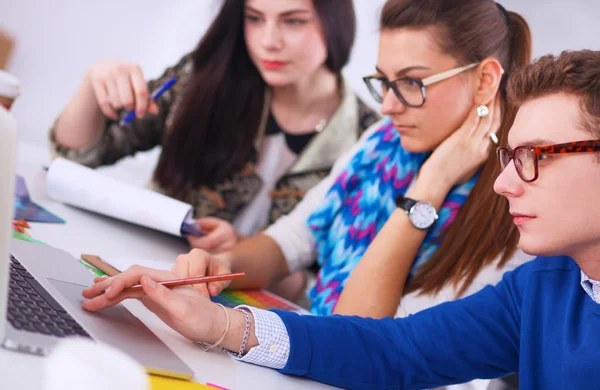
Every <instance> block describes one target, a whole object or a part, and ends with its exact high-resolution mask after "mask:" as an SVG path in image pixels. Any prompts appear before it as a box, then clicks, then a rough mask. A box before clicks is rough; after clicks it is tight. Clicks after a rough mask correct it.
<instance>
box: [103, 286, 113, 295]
mask: <svg viewBox="0 0 600 390" xmlns="http://www.w3.org/2000/svg"><path fill="white" fill-rule="evenodd" d="M111 288H112V286H108V287H107V288H106V290H104V294H106V293H107V292H109V291H110V289H111Z"/></svg>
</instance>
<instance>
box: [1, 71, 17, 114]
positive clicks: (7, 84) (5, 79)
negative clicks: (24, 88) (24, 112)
mask: <svg viewBox="0 0 600 390" xmlns="http://www.w3.org/2000/svg"><path fill="white" fill-rule="evenodd" d="M20 94H21V86H20V83H19V79H17V78H16V77H15V76H13V75H12V74H10V73H8V72H5V71H3V70H0V104H1V105H3V106H4V107H6V109H10V107H11V106H12V104H13V103H14V101H15V99H16V98H17V97H19V95H20Z"/></svg>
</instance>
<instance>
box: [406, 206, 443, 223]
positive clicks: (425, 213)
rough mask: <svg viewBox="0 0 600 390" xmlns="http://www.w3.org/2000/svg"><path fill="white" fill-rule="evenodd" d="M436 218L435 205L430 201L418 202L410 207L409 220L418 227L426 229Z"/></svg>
mask: <svg viewBox="0 0 600 390" xmlns="http://www.w3.org/2000/svg"><path fill="white" fill-rule="evenodd" d="M436 219H437V213H436V212H435V207H433V206H432V205H431V204H430V203H424V202H418V203H417V204H415V205H414V206H413V207H412V208H411V209H410V220H411V222H412V223H413V225H415V227H416V228H418V229H427V228H429V227H430V226H431V225H433V223H434V222H435V220H436Z"/></svg>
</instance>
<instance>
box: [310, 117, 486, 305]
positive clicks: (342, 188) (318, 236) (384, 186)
mask: <svg viewBox="0 0 600 390" xmlns="http://www.w3.org/2000/svg"><path fill="white" fill-rule="evenodd" d="M428 156H429V154H428V153H410V152H407V151H406V150H404V149H403V148H402V146H401V144H400V136H399V135H398V132H397V131H396V130H395V129H394V126H393V125H392V123H391V121H390V120H386V121H385V122H384V123H383V124H382V126H381V127H380V128H379V129H377V131H376V132H375V133H373V135H372V136H371V137H369V138H368V139H367V141H366V142H365V144H364V146H363V147H362V148H361V149H359V150H358V152H357V153H356V154H355V155H354V157H353V158H352V160H351V161H350V162H349V164H348V166H347V167H346V168H345V169H344V170H343V171H342V172H341V173H340V175H339V176H338V177H337V179H336V181H335V182H334V184H333V186H332V187H331V189H330V190H329V192H328V193H327V195H326V197H325V200H324V203H323V205H322V206H321V207H319V208H318V209H317V210H315V212H314V213H313V214H312V215H311V216H310V217H309V219H308V222H307V224H308V226H309V227H310V228H311V229H312V231H313V234H314V236H315V240H316V245H317V250H318V253H319V259H318V262H319V264H320V266H321V269H320V271H319V273H318V274H317V283H316V285H315V287H314V288H313V289H312V290H311V291H310V293H309V297H310V298H311V299H312V306H311V311H312V312H313V313H314V314H317V315H330V314H331V313H332V312H333V309H334V308H335V305H336V303H337V301H338V299H339V297H340V294H341V292H342V290H343V289H344V286H345V284H346V280H347V279H348V277H349V276H350V273H351V272H352V271H353V270H354V267H356V264H358V262H359V261H360V259H361V257H362V256H363V254H364V253H365V251H366V249H367V247H368V246H369V244H370V243H371V241H373V239H374V238H375V235H376V234H377V232H379V230H380V229H381V228H382V227H383V225H384V224H385V222H386V221H387V220H388V218H389V217H390V215H391V214H392V212H393V211H394V210H395V209H396V203H395V199H396V197H397V196H398V195H399V194H405V193H406V190H407V189H408V187H409V185H410V184H411V183H412V181H413V179H414V178H415V176H416V174H417V173H418V172H419V169H420V168H421V165H422V164H423V162H424V161H425V160H426V159H427V157H428ZM477 176H478V175H475V176H474V177H473V178H471V179H470V180H469V181H468V182H466V183H464V184H461V185H458V186H455V187H454V188H453V189H452V190H451V191H450V193H449V194H448V196H447V197H446V199H445V201H444V203H443V205H442V208H441V209H440V210H439V212H438V215H439V218H438V220H437V221H436V222H435V224H434V225H433V226H432V227H430V228H429V231H428V233H427V235H426V237H425V240H424V241H423V243H422V244H421V247H420V248H419V251H418V253H417V256H416V257H415V260H414V261H413V264H412V267H411V269H410V273H409V277H411V276H412V275H413V274H414V273H415V270H416V269H417V267H418V266H419V265H421V264H422V263H424V262H425V261H427V259H429V258H430V257H431V255H432V254H433V253H434V252H435V250H436V249H437V248H438V246H439V244H440V240H437V238H438V237H439V236H440V234H441V233H442V232H443V231H444V230H445V229H446V228H447V227H448V226H449V225H450V223H452V221H453V220H454V218H455V217H456V214H457V213H458V211H459V210H460V208H461V206H462V205H463V204H464V202H465V200H466V199H467V197H468V196H469V193H470V191H471V189H472V188H473V186H474V185H475V182H476V180H477Z"/></svg>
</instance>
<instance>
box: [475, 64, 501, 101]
mask: <svg viewBox="0 0 600 390" xmlns="http://www.w3.org/2000/svg"><path fill="white" fill-rule="evenodd" d="M476 74H477V76H478V77H479V79H478V83H477V90H476V91H475V102H474V103H475V104H490V103H491V102H492V100H494V97H495V96H496V93H497V92H498V88H499V87H500V82H501V81H502V75H503V74H504V70H503V69H502V65H500V62H498V60H497V59H495V58H491V57H488V58H486V59H484V60H483V61H481V62H480V63H479V65H478V66H477V69H476Z"/></svg>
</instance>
